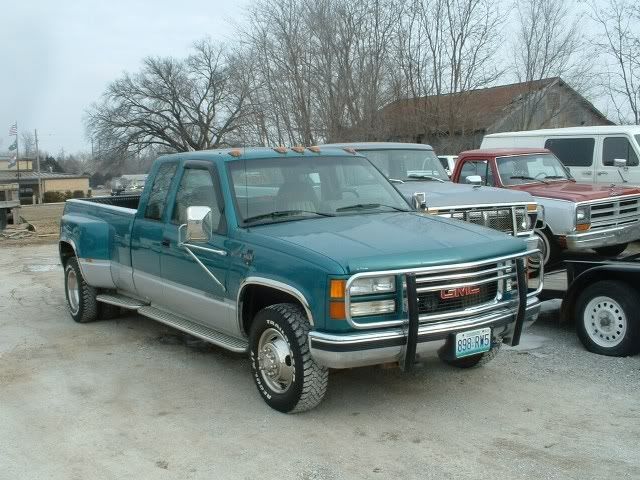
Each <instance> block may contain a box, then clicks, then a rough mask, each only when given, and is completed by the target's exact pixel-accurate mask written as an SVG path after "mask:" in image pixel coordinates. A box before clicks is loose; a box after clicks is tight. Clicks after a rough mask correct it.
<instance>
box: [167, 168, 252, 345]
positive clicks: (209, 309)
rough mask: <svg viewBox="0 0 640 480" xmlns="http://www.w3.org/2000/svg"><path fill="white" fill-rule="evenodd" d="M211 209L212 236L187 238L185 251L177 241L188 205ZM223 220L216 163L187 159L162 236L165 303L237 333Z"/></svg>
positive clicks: (179, 312)
mask: <svg viewBox="0 0 640 480" xmlns="http://www.w3.org/2000/svg"><path fill="white" fill-rule="evenodd" d="M191 206H206V207H209V208H210V209H211V220H212V223H213V236H212V237H211V238H210V240H209V241H208V242H196V241H194V242H190V243H191V244H193V245H194V247H193V248H190V251H191V252H192V253H193V254H194V255H195V256H196V257H197V258H198V260H199V261H200V262H201V263H202V265H201V264H200V263H199V262H198V261H196V260H195V259H194V258H193V257H192V256H191V254H190V253H189V251H187V249H186V248H185V247H184V246H181V245H180V243H179V241H180V238H179V228H180V225H182V224H185V223H186V211H187V207H191ZM226 232H227V224H226V219H225V215H224V200H223V196H222V192H221V188H220V181H219V176H218V172H217V169H216V167H215V165H213V164H212V163H211V162H201V161H187V162H185V164H184V168H183V170H182V172H181V176H180V183H179V184H178V189H177V191H176V195H175V199H173V205H172V206H171V209H170V216H169V217H168V219H167V222H166V224H165V228H164V236H163V252H162V255H161V259H160V265H161V267H160V268H161V272H162V278H163V279H164V298H163V302H164V303H165V305H166V308H167V309H168V310H170V311H172V312H174V313H176V314H178V315H181V316H184V317H187V318H188V319H190V320H192V321H195V322H198V323H201V324H203V325H206V326H208V327H211V328H213V329H215V330H218V331H221V332H224V333H227V334H229V335H234V336H239V335H240V333H239V329H238V322H237V318H236V303H235V298H234V299H231V298H229V295H227V292H226V279H227V269H228V265H229V255H228V250H227V246H226V241H227V237H226Z"/></svg>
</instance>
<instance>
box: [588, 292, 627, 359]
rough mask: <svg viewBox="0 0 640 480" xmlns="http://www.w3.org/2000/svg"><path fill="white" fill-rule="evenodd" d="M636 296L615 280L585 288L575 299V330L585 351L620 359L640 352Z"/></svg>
mask: <svg viewBox="0 0 640 480" xmlns="http://www.w3.org/2000/svg"><path fill="white" fill-rule="evenodd" d="M639 315H640V300H639V299H638V292H637V291H636V290H634V289H633V288H631V287H630V286H629V285H628V284H627V283H625V282H621V281H618V280H602V281H599V282H597V283H594V284H592V285H589V286H588V287H587V288H586V289H585V290H584V291H583V292H582V294H581V295H580V296H579V297H578V301H577V304H576V330H577V333H578V338H580V341H581V342H582V344H583V345H584V346H585V348H586V349H587V350H589V351H590V352H594V353H599V354H600V355H609V356H614V357H622V356H627V355H633V354H635V353H638V352H639V351H640V322H639V320H640V319H639Z"/></svg>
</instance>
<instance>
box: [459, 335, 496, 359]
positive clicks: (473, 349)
mask: <svg viewBox="0 0 640 480" xmlns="http://www.w3.org/2000/svg"><path fill="white" fill-rule="evenodd" d="M490 349H491V329H490V328H479V329H478V330H470V331H468V332H461V333H456V343H455V357H456V358H462V357H468V356H469V355H475V354H477V353H482V352H488V351H489V350H490Z"/></svg>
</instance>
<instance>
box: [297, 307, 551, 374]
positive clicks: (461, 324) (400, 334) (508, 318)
mask: <svg viewBox="0 0 640 480" xmlns="http://www.w3.org/2000/svg"><path fill="white" fill-rule="evenodd" d="M539 313H540V301H539V300H538V298H536V297H530V298H528V299H527V307H526V310H525V323H524V327H525V328H527V327H528V326H530V325H531V324H533V322H535V321H536V320H537V319H538V314H539ZM515 324H516V311H514V310H513V309H510V310H509V309H500V310H497V311H493V312H491V313H489V314H484V315H479V316H476V317H471V318H465V319H464V320H455V321H447V322H437V323H436V322H434V323H424V324H421V325H420V326H419V327H418V341H417V344H416V354H417V355H418V356H420V355H422V356H424V355H426V354H428V353H431V352H435V351H437V350H438V349H439V348H441V347H442V346H444V345H446V343H447V342H451V341H452V340H451V339H452V338H453V334H455V333H458V332H463V331H465V330H473V329H475V328H482V327H491V329H492V335H493V337H494V338H498V339H500V340H502V341H508V340H510V338H511V336H512V335H513V333H514V329H515ZM406 344H407V331H406V329H405V328H403V327H394V328H385V329H381V330H375V331H368V332H355V333H344V334H336V333H322V332H316V331H312V332H309V345H310V350H311V355H312V356H313V358H314V359H315V360H316V362H318V363H319V364H321V365H324V366H326V367H329V368H351V367H362V366H366V365H378V364H381V363H388V362H398V361H401V359H402V358H403V356H404V350H405V346H406Z"/></svg>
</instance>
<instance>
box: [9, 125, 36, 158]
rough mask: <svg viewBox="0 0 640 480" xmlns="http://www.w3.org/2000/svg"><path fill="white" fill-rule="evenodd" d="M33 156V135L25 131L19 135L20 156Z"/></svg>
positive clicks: (34, 148)
mask: <svg viewBox="0 0 640 480" xmlns="http://www.w3.org/2000/svg"><path fill="white" fill-rule="evenodd" d="M14 153H15V152H14ZM35 155H36V140H35V137H34V136H33V133H32V132H31V131H30V130H25V131H23V132H21V133H20V156H21V157H35Z"/></svg>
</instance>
